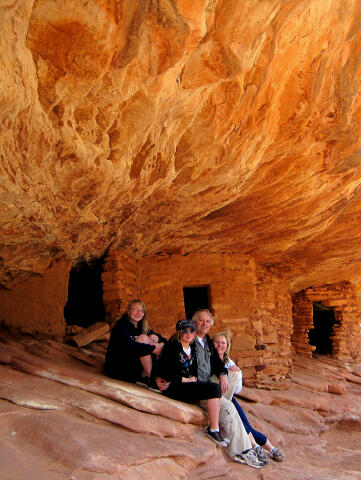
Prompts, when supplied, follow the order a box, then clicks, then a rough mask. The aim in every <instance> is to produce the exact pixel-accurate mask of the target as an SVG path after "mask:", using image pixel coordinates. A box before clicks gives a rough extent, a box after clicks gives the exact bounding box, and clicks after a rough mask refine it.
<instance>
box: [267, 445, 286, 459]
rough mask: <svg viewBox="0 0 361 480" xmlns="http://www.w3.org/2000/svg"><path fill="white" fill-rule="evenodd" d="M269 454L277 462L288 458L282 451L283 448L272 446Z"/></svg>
mask: <svg viewBox="0 0 361 480" xmlns="http://www.w3.org/2000/svg"><path fill="white" fill-rule="evenodd" d="M268 456H269V457H270V458H272V460H274V461H275V462H282V461H283V460H284V459H285V458H286V455H285V454H284V453H283V452H282V450H280V449H279V448H276V447H273V448H272V450H271V451H270V452H269V454H268Z"/></svg>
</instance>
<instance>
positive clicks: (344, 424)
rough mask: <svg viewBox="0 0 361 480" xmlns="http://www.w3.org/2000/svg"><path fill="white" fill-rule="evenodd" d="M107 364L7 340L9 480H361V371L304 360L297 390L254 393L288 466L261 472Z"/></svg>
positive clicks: (3, 427) (197, 414) (3, 355)
mask: <svg viewBox="0 0 361 480" xmlns="http://www.w3.org/2000/svg"><path fill="white" fill-rule="evenodd" d="M103 358H104V350H103V349H102V347H101V346H100V345H99V346H98V347H97V348H95V347H94V345H93V347H92V348H87V349H81V350H80V349H77V348H76V347H72V346H69V345H64V344H62V343H58V342H55V341H50V340H47V341H39V340H35V339H34V338H31V337H30V336H27V337H20V336H14V335H10V334H9V333H8V332H7V331H6V330H4V329H3V328H0V414H1V422H0V432H1V435H0V457H1V458H2V459H5V458H6V460H7V461H6V462H4V461H3V462H0V477H1V479H2V480H21V479H24V478H27V479H29V480H48V479H52V480H53V479H54V480H65V479H70V478H71V479H73V480H117V479H119V480H138V479H139V480H141V479H146V480H151V479H156V480H163V479H164V480H166V479H169V478H174V479H188V480H207V479H213V478H219V479H221V480H236V479H239V478H242V479H245V480H252V479H253V480H254V479H255V478H259V479H261V478H262V479H264V480H274V479H275V478H277V479H279V480H309V479H311V478H312V479H313V480H326V479H327V480H335V479H337V480H351V479H352V480H354V479H358V478H360V470H361V463H360V454H359V452H360V448H361V442H360V428H361V406H360V401H359V399H360V394H361V369H360V368H357V367H352V366H350V365H348V364H346V363H344V362H340V361H336V360H330V359H328V358H326V357H324V358H322V359H321V358H319V359H304V358H302V359H301V358H300V357H297V356H296V357H295V358H294V365H295V373H294V379H293V381H292V382H291V383H290V388H289V389H288V390H285V391H273V392H266V391H264V390H263V391H262V390H255V389H250V388H246V387H244V388H243V391H242V397H240V398H239V401H240V403H241V404H242V406H243V408H244V409H245V411H246V413H247V415H248V417H249V420H250V422H251V423H252V425H253V426H254V427H255V428H257V429H258V430H259V431H261V432H264V433H265V434H266V435H267V436H268V438H269V440H270V441H271V442H272V443H273V444H274V445H277V446H278V447H280V448H281V449H282V450H283V451H284V452H285V454H286V460H285V461H284V462H282V463H276V462H273V461H270V463H269V464H268V465H267V466H266V467H264V468H263V469H262V470H261V471H258V472H256V471H255V470H254V469H252V468H249V467H247V466H243V465H238V464H236V463H234V462H232V461H231V460H230V459H229V458H228V457H227V456H226V454H225V453H224V451H223V450H222V449H220V448H219V447H216V446H215V444H214V443H212V442H211V441H210V440H209V439H208V438H207V437H206V436H205V435H204V433H203V429H204V423H205V417H204V414H203V412H202V411H201V410H200V409H199V408H198V407H196V406H193V405H187V404H184V403H181V402H177V401H173V400H170V399H168V398H166V397H163V396H161V395H160V394H156V393H153V392H150V391H148V390H146V389H143V388H141V387H138V386H136V385H132V384H128V383H125V382H118V381H115V380H111V379H108V378H106V377H104V376H103V374H102V363H103ZM340 458H342V462H340Z"/></svg>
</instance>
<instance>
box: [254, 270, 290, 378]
mask: <svg viewBox="0 0 361 480" xmlns="http://www.w3.org/2000/svg"><path fill="white" fill-rule="evenodd" d="M255 319H256V321H257V322H260V323H261V324H262V332H263V338H262V342H263V344H264V346H265V350H264V352H263V362H264V365H265V368H264V370H261V372H260V374H259V375H258V381H259V382H261V383H265V382H266V381H267V378H265V376H268V377H270V378H272V380H273V381H283V380H285V379H286V378H289V377H290V376H291V374H292V371H293V366H292V344H291V335H292V331H293V322H292V301H291V294H290V292H289V286H288V283H287V282H285V281H284V280H283V278H282V276H281V275H280V274H279V273H278V272H277V271H276V270H274V269H272V268H261V267H258V269H257V306H256V311H255Z"/></svg>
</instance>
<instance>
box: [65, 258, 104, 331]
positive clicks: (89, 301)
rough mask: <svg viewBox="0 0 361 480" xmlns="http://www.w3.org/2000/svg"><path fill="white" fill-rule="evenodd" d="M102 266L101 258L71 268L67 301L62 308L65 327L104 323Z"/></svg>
mask: <svg viewBox="0 0 361 480" xmlns="http://www.w3.org/2000/svg"><path fill="white" fill-rule="evenodd" d="M102 265H103V257H101V258H97V259H94V260H91V261H89V262H86V261H80V262H79V263H77V264H75V265H73V266H72V268H71V270H70V274H69V287H68V301H67V303H66V305H65V307H64V317H65V321H66V324H67V325H78V326H80V327H85V328H87V327H89V326H90V325H92V324H94V323H96V322H104V319H105V309H104V304H103V284H102V279H101V274H102V271H103V270H102Z"/></svg>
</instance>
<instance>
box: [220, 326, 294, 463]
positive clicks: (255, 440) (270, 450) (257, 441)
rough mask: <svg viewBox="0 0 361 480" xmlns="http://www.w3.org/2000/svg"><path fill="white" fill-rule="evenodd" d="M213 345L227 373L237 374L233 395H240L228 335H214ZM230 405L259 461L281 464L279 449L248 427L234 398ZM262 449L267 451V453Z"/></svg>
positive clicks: (240, 377)
mask: <svg viewBox="0 0 361 480" xmlns="http://www.w3.org/2000/svg"><path fill="white" fill-rule="evenodd" d="M213 343H214V347H215V349H216V350H217V352H218V355H219V357H220V359H221V360H222V362H223V364H224V366H225V367H226V368H228V370H229V371H237V372H239V373H238V383H237V387H236V389H235V392H234V393H235V394H237V393H240V392H241V390H242V372H241V370H240V368H239V367H237V365H236V364H235V363H234V362H233V361H232V360H231V359H230V358H229V351H230V349H231V340H230V335H229V334H228V333H227V332H220V333H216V334H215V335H214V337H213ZM232 403H233V404H234V406H235V407H236V409H237V412H238V414H239V416H240V417H241V420H242V423H243V425H244V428H245V429H246V432H247V433H248V435H249V438H250V440H251V444H252V448H253V449H254V450H255V452H256V454H257V457H258V458H259V460H261V461H262V462H264V463H268V458H267V456H269V457H270V458H272V459H273V460H275V461H277V462H282V460H284V459H285V455H284V453H283V452H282V451H281V450H280V449H279V448H276V447H274V446H273V445H272V444H271V443H270V441H269V440H268V439H267V437H266V436H265V435H264V434H263V433H261V432H258V431H257V430H255V429H254V428H253V427H252V426H251V425H250V423H249V421H248V418H247V416H246V414H245V413H244V411H243V409H242V407H241V406H240V404H239V403H238V402H237V400H236V399H235V398H234V397H233V398H232ZM263 449H265V450H267V453H266V452H265V451H264V450H263Z"/></svg>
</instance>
